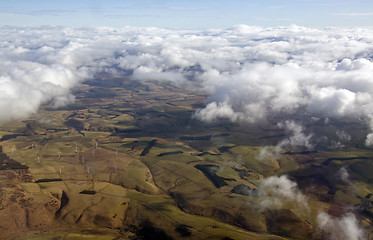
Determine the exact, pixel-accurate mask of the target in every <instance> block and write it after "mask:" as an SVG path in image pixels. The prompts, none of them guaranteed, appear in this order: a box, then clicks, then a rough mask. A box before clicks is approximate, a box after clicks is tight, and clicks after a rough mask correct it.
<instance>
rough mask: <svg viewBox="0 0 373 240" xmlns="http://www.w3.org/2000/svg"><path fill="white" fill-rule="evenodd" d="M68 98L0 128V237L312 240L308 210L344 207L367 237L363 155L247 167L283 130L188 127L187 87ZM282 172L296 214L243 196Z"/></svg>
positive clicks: (368, 168) (90, 87) (326, 154)
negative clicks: (3, 162) (297, 195)
mask: <svg viewBox="0 0 373 240" xmlns="http://www.w3.org/2000/svg"><path fill="white" fill-rule="evenodd" d="M75 94H76V96H77V100H76V103H75V104H74V105H73V106H70V107H67V108H65V109H52V108H50V107H49V106H48V105H46V106H43V108H42V109H41V110H40V111H39V112H38V113H37V114H35V115H34V116H32V117H31V118H30V119H26V120H22V121H13V122H11V123H6V124H2V125H0V138H1V141H0V145H1V146H2V154H3V156H4V159H12V160H14V161H17V162H18V163H20V164H22V165H23V166H27V167H28V169H18V170H17V169H16V170H14V169H4V170H0V178H1V179H2V183H3V184H2V185H0V193H1V194H0V232H2V233H3V234H2V235H1V236H0V239H8V238H14V239H59V238H61V239H148V238H147V237H149V234H150V233H153V235H154V236H158V238H159V239H162V238H163V239H171V238H172V239H307V238H308V239H312V238H313V237H315V235H314V234H315V232H316V231H317V224H316V222H315V219H316V216H317V213H318V212H320V211H321V210H323V211H325V212H329V213H330V214H331V215H332V216H335V217H338V216H341V215H343V214H344V213H345V212H347V211H350V209H352V208H353V209H357V210H355V213H356V214H357V216H358V217H359V221H360V222H362V223H363V224H364V227H365V229H366V230H367V232H370V231H371V230H372V227H371V222H372V220H373V218H372V214H370V211H371V208H372V202H371V200H370V198H369V197H367V196H369V194H370V193H373V185H372V184H373V177H372V175H371V172H372V170H373V164H372V160H373V151H371V150H370V149H364V148H359V147H358V146H356V145H353V144H351V146H347V147H346V148H344V149H343V151H342V150H338V151H337V150H328V149H325V148H324V147H319V146H316V150H315V151H310V152H303V153H302V152H296V151H294V149H289V152H281V153H279V156H278V157H277V158H276V159H272V160H271V161H259V160H258V159H257V156H258V155H259V153H260V151H261V149H262V147H263V146H267V145H274V144H276V143H277V142H278V141H279V140H281V139H283V138H286V134H285V135H284V132H283V130H281V129H276V128H275V127H274V125H273V124H272V123H271V121H269V122H267V123H265V122H263V123H261V125H260V126H259V125H254V124H245V125H242V124H238V123H237V124H233V123H229V122H225V121H221V122H217V123H213V124H205V123H202V122H199V121H197V120H195V119H193V118H191V116H192V113H193V111H194V110H195V109H196V106H201V105H202V104H203V102H204V101H205V98H206V96H205V94H203V93H200V94H198V93H195V92H194V91H192V90H188V87H185V86H183V87H175V86H173V85H171V84H168V83H164V82H151V81H149V82H147V81H144V82H142V83H139V82H134V81H131V80H128V79H126V78H117V79H110V78H105V77H102V82H97V81H90V82H86V83H85V84H83V85H82V87H81V88H80V89H78V90H77V91H76V93H75ZM338 124H339V123H338ZM337 127H338V125H337V123H335V125H331V126H327V127H326V126H320V125H317V124H315V125H311V126H310V128H311V129H313V130H314V131H315V132H323V131H324V132H325V134H330V135H332V132H333V131H334V130H333V129H334V128H335V129H337ZM349 128H353V125H349ZM358 145H360V146H362V144H361V143H359V144H358ZM342 168H347V169H348V172H349V174H350V175H349V182H346V181H343V180H342V179H340V178H338V176H337V174H338V172H339V171H340V169H342ZM283 174H286V175H288V176H289V177H290V178H291V179H292V180H294V181H296V182H297V184H298V186H299V188H300V191H301V192H302V194H304V195H305V200H306V201H307V203H308V209H307V211H305V209H304V208H302V207H301V206H298V205H297V204H294V202H287V203H284V204H283V205H281V206H272V207H268V208H266V209H263V208H262V207H261V206H262V201H264V200H267V201H271V200H276V199H275V197H274V196H266V198H264V197H263V196H258V195H255V194H250V193H249V192H247V191H251V190H255V189H256V188H258V186H259V184H260V180H261V179H264V178H267V177H270V176H273V175H278V176H280V175H283ZM238 186H239V188H237V187H238ZM233 189H241V190H240V191H233ZM245 191H246V192H245ZM37 206H40V207H37Z"/></svg>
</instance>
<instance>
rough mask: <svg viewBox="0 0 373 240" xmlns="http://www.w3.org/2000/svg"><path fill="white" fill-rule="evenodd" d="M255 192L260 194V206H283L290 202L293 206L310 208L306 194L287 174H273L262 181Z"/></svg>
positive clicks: (263, 207) (265, 207)
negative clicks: (278, 175)
mask: <svg viewBox="0 0 373 240" xmlns="http://www.w3.org/2000/svg"><path fill="white" fill-rule="evenodd" d="M255 194H257V195H258V196H260V197H261V198H260V203H259V205H260V207H261V208H262V209H268V208H270V209H271V208H282V207H283V206H286V205H287V204H290V205H291V206H292V208H294V207H300V208H302V209H305V210H308V204H307V200H306V198H305V196H304V195H303V194H302V193H301V192H300V190H299V189H298V186H297V184H296V183H295V182H293V181H291V180H290V179H289V178H288V177H287V176H285V175H283V176H280V177H277V176H271V177H268V178H265V179H263V180H261V181H260V183H259V185H258V189H257V190H256V192H255Z"/></svg>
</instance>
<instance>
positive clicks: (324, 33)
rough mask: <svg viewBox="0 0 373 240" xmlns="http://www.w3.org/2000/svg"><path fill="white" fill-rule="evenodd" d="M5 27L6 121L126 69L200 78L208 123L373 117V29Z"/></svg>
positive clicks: (2, 80) (0, 106) (201, 115)
mask: <svg viewBox="0 0 373 240" xmlns="http://www.w3.org/2000/svg"><path fill="white" fill-rule="evenodd" d="M1 30H2V31H1V33H0V39H1V40H2V42H1V44H0V53H1V55H0V63H1V64H0V84H1V88H0V89H1V90H0V91H1V94H0V100H1V101H0V102H1V103H0V112H1V113H4V112H6V113H7V114H1V119H0V121H8V120H10V119H14V118H23V117H26V116H28V115H29V114H31V113H34V112H36V111H37V109H38V108H39V106H40V105H41V104H43V103H46V102H50V100H53V99H55V100H54V102H55V103H54V105H55V106H56V107H58V106H62V105H63V104H69V103H71V102H72V101H73V97H72V96H71V95H70V94H71V89H72V88H73V87H75V86H77V85H78V84H79V83H80V82H81V81H83V80H84V79H87V78H90V77H92V76H94V74H96V73H103V72H104V73H108V74H121V73H122V72H123V71H126V73H128V72H132V73H133V74H132V79H134V80H140V81H141V80H143V79H150V80H164V81H173V82H175V83H186V82H193V83H197V85H199V86H200V87H199V89H201V90H202V91H205V92H207V93H209V94H210V97H209V98H208V99H207V101H206V106H205V107H204V108H202V109H199V110H197V111H196V112H195V114H194V117H196V118H198V119H201V120H203V121H207V122H213V121H216V120H219V119H228V120H231V121H234V122H240V121H245V122H255V121H258V120H262V119H266V118H268V117H271V116H278V115H279V114H280V115H283V116H284V118H283V119H282V120H286V119H292V116H295V115H296V116H298V117H299V116H303V117H305V118H306V117H307V118H311V117H316V118H325V119H326V118H339V119H344V118H349V119H357V120H362V121H363V122H364V123H369V121H370V120H371V119H372V117H371V116H373V112H372V111H373V101H372V100H373V84H372V83H373V79H372V76H373V74H372V73H373V61H372V54H371V52H372V49H373V48H372V46H371V41H372V40H373V30H372V29H360V28H349V29H342V28H330V29H314V28H305V27H300V26H289V27H278V28H260V27H251V26H246V25H237V26H234V27H232V28H227V29H214V30H205V31H192V30H188V31H187V30H165V29H157V28H139V27H124V28H102V27H101V28H86V29H72V28H63V27H43V28H12V27H2V29H1ZM9 106H11V108H12V109H13V110H12V111H7V109H8V108H9ZM372 129H373V128H372ZM305 137H306V138H307V135H305ZM370 138H372V137H370V136H368V138H367V142H366V143H367V145H371V142H372V141H371V139H370ZM298 140H299V141H300V140H301V139H298ZM298 140H297V141H298ZM304 140H307V139H304ZM289 141H292V140H289ZM302 141H303V140H302ZM293 143H294V142H293ZM304 143H306V142H304Z"/></svg>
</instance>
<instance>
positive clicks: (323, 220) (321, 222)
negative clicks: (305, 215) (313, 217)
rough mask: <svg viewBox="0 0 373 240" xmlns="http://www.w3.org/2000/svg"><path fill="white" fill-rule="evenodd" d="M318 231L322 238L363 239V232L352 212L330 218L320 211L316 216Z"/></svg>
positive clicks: (332, 239)
mask: <svg viewBox="0 0 373 240" xmlns="http://www.w3.org/2000/svg"><path fill="white" fill-rule="evenodd" d="M317 223H318V227H319V231H320V232H321V234H322V236H323V237H322V239H324V238H325V239H330V240H340V239H344V240H363V239H365V237H366V236H365V234H364V231H363V229H361V227H360V226H359V223H358V220H357V219H356V217H355V215H354V214H352V213H347V214H346V215H344V216H342V217H341V218H332V217H331V216H329V215H328V214H326V213H324V212H321V213H319V214H318V216H317Z"/></svg>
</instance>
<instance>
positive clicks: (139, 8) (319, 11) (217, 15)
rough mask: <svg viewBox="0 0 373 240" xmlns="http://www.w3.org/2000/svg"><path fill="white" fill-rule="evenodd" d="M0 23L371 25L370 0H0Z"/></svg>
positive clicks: (372, 7) (372, 9)
mask: <svg viewBox="0 0 373 240" xmlns="http://www.w3.org/2000/svg"><path fill="white" fill-rule="evenodd" d="M0 24H1V25H12V26H41V25H62V26H74V27H82V26H114V27H121V26H154V27H162V28H176V29H179V28H181V29H204V28H225V27H230V26H232V25H236V24H247V25H256V26H287V25H291V24H296V25H302V26H310V27H327V26H347V27H348V26H372V25H373V1H371V0H354V1H352V0H349V1H345V0H282V1H280V0H262V1H259V0H230V1H227V0H214V1H212V0H199V1H197V0H188V1H181V0H172V1H171V0H152V1H151V0H148V1H146V0H144V1H142V0H140V1H134V0H104V1H103V0H64V1H54V0H32V1H31V0H0Z"/></svg>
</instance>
